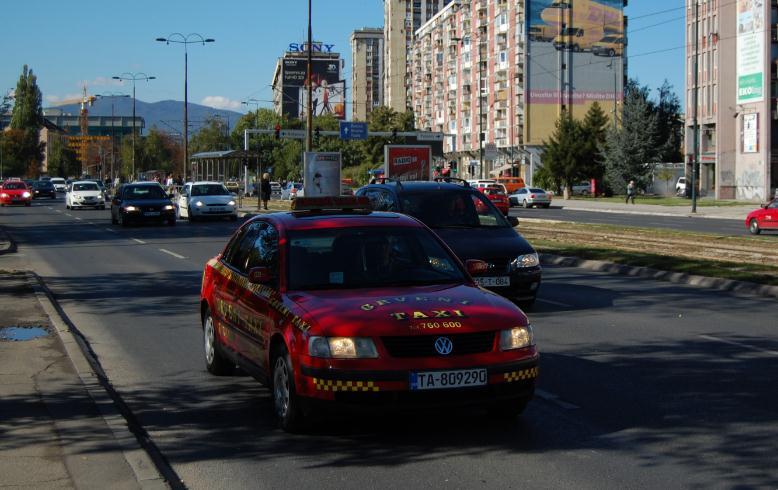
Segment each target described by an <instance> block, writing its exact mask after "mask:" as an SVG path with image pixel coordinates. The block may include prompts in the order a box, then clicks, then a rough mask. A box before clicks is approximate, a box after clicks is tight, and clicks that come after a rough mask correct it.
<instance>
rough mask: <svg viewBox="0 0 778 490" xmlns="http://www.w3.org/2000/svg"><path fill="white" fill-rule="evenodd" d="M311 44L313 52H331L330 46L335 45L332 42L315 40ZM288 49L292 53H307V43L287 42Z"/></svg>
mask: <svg viewBox="0 0 778 490" xmlns="http://www.w3.org/2000/svg"><path fill="white" fill-rule="evenodd" d="M311 46H313V52H314V53H332V48H334V47H335V45H334V44H324V43H317V42H314V43H311ZM289 51H291V52H293V53H307V52H308V43H289Z"/></svg>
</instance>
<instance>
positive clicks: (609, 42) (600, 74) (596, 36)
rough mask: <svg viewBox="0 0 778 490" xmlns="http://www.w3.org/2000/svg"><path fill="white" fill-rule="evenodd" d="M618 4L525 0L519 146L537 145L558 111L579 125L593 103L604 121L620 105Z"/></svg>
mask: <svg viewBox="0 0 778 490" xmlns="http://www.w3.org/2000/svg"><path fill="white" fill-rule="evenodd" d="M623 4H624V2H623V0H597V1H595V0H528V1H527V6H528V8H527V9H528V12H527V16H526V18H527V25H526V29H527V33H528V37H529V43H528V49H527V58H526V62H525V72H526V73H527V90H526V98H527V100H526V110H527V120H528V124H525V126H524V128H525V141H526V142H527V144H530V145H540V144H542V143H543V141H544V140H547V139H548V137H549V136H550V135H551V134H552V133H553V131H554V123H555V122H556V121H557V119H558V118H559V115H560V114H561V112H562V108H563V107H564V108H565V109H566V110H567V111H568V112H570V113H572V115H573V117H575V118H578V119H582V118H583V117H584V115H585V114H586V111H588V110H589V108H590V107H591V106H592V104H594V103H595V102H598V103H599V104H600V106H601V108H602V110H603V111H604V112H605V114H608V115H609V117H613V116H612V115H611V114H613V112H614V111H616V113H617V114H618V111H620V107H619V105H620V103H621V101H622V99H623V90H624V89H623V80H624V76H623V75H624V63H623V60H624V57H625V56H626V45H627V43H626V38H625V35H624V11H623Z"/></svg>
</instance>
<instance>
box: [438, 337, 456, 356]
mask: <svg viewBox="0 0 778 490" xmlns="http://www.w3.org/2000/svg"><path fill="white" fill-rule="evenodd" d="M435 350H436V351H438V354H440V355H442V356H447V355H449V354H451V351H452V350H454V343H453V342H451V339H449V338H448V337H438V338H437V339H435Z"/></svg>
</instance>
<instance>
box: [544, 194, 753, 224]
mask: <svg viewBox="0 0 778 490" xmlns="http://www.w3.org/2000/svg"><path fill="white" fill-rule="evenodd" d="M636 201H637V204H625V203H618V202H603V201H594V200H591V199H568V200H567V201H565V200H564V199H562V198H561V197H559V198H555V199H554V200H553V201H552V203H551V207H552V208H561V209H566V210H575V211H593V212H599V213H622V214H642V215H652V216H675V217H683V216H686V217H690V218H716V219H732V220H741V221H745V219H746V216H747V215H748V213H750V212H751V211H753V210H754V209H758V208H759V204H757V203H754V204H746V205H742V206H697V212H696V213H692V212H691V209H692V204H691V201H689V205H688V206H661V205H658V204H641V203H640V197H638V198H637V199H636Z"/></svg>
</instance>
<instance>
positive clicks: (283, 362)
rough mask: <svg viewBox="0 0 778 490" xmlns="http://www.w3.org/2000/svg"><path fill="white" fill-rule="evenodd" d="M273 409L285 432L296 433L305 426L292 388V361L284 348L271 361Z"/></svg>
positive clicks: (303, 417)
mask: <svg viewBox="0 0 778 490" xmlns="http://www.w3.org/2000/svg"><path fill="white" fill-rule="evenodd" d="M272 390H273V409H274V411H275V414H276V420H278V425H279V426H280V427H281V428H282V429H283V430H285V431H287V432H297V431H299V430H301V429H303V428H304V426H305V416H304V414H303V412H302V410H300V406H299V403H300V401H299V399H298V397H297V392H296V389H295V386H294V371H293V370H292V361H291V359H290V358H289V353H288V352H287V350H286V348H281V350H280V352H278V354H277V355H276V356H275V358H274V361H273V388H272Z"/></svg>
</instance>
